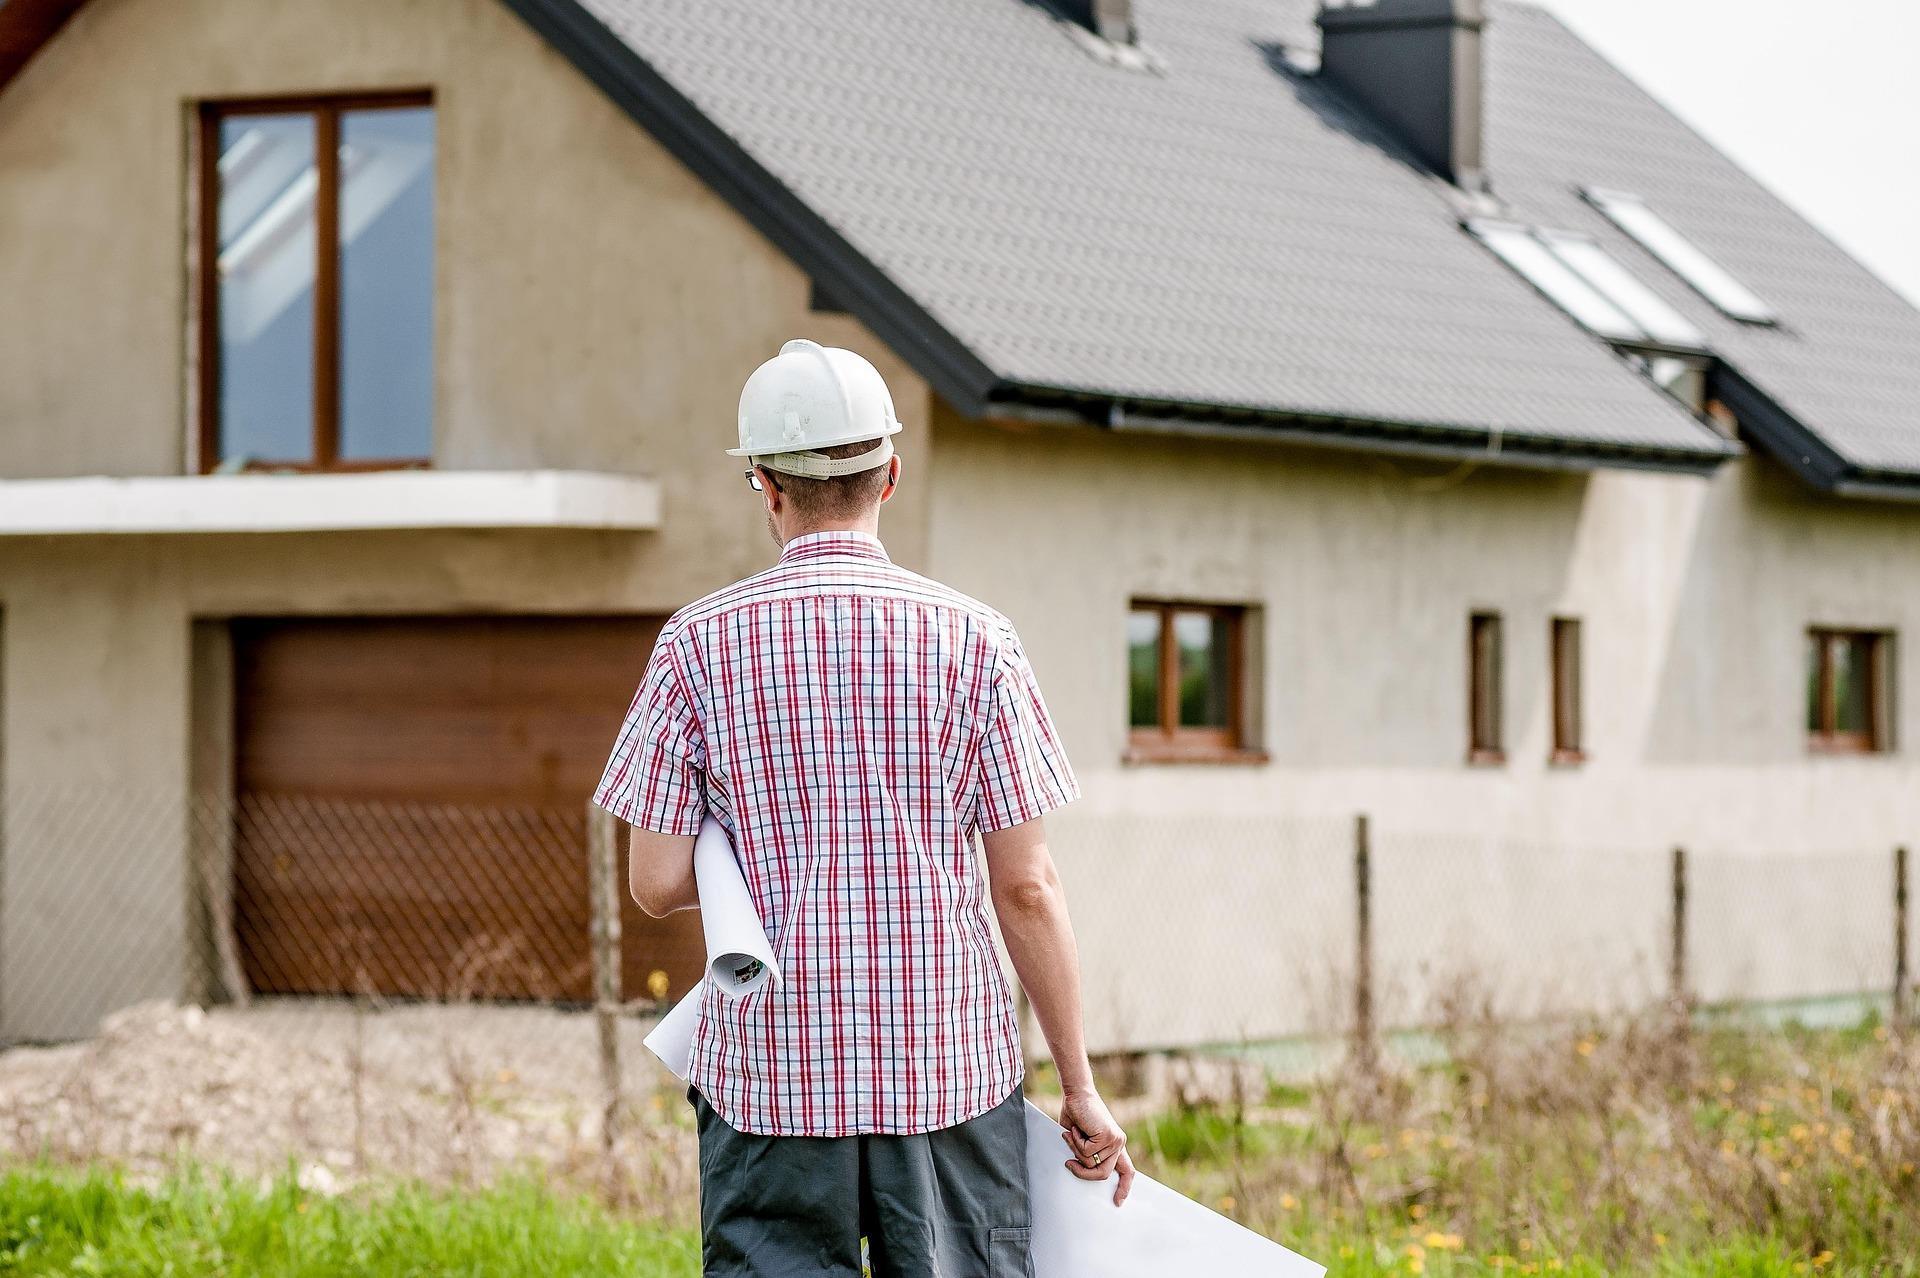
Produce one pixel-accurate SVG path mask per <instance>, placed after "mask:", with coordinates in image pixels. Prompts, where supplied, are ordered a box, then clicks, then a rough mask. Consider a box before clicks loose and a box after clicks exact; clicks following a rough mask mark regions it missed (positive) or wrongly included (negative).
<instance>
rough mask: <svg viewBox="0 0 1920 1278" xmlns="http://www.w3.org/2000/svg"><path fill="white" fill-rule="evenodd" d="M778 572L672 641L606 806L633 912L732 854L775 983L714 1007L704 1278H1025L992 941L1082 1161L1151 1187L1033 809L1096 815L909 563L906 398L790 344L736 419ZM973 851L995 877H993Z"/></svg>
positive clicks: (1018, 699)
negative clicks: (902, 521)
mask: <svg viewBox="0 0 1920 1278" xmlns="http://www.w3.org/2000/svg"><path fill="white" fill-rule="evenodd" d="M739 426H740V447H739V448H736V449H731V450H729V455H731V456H735V457H745V458H746V459H747V460H748V462H749V465H750V469H749V470H748V471H747V472H746V474H747V481H748V483H749V484H750V485H751V486H752V488H753V489H754V491H756V492H758V493H760V494H761V496H762V499H763V501H764V503H765V506H766V516H767V527H768V530H769V531H770V532H771V533H772V534H773V539H774V541H775V543H777V544H778V545H779V546H780V547H781V555H780V561H779V563H778V564H776V565H775V566H774V567H772V568H770V569H768V570H767V571H765V572H762V573H759V574H757V575H755V576H752V577H749V578H747V579H746V580H744V581H741V582H738V583H736V584H734V585H732V586H729V587H727V588H725V589H723V590H720V591H718V592H716V593H714V594H712V595H709V596H707V597H706V598H705V599H702V600H699V601H698V602H696V603H693V604H691V605H689V606H687V607H685V608H683V609H681V610H680V611H679V612H677V613H675V614H674V615H673V616H672V617H671V618H669V619H668V621H667V624H666V626H665V627H664V628H662V630H661V632H660V638H659V641H658V643H657V644H656V645H655V648H654V651H653V656H652V659H651V660H650V661H649V662H648V665H647V671H646V674H645V676H644V678H643V679H642V681H641V685H640V690H639V693H638V695H636V696H635V698H634V701H633V705H632V708H631V709H630V710H629V711H628V714H627V720H626V723H625V725H624V727H623V728H622V730H621V734H620V738H619V741H618V742H617V744H616V745H615V748H614V752H613V757H612V759H611V760H610V761H609V762H608V765H607V771H606V775H605V776H604V777H603V778H602V780H601V783H600V786H599V789H598V791H597V792H596V794H595V796H594V798H595V802H597V803H599V804H600V805H601V806H602V807H604V808H606V809H607V810H608V811H610V812H612V813H613V814H614V815H616V816H618V817H620V818H622V819H623V820H625V821H627V822H628V823H629V824H630V825H632V826H633V827H634V830H633V836H632V842H631V845H630V861H629V875H630V880H631V886H632V890H633V896H634V899H635V900H636V901H637V902H639V904H640V906H641V908H642V909H644V910H646V911H647V913H649V914H651V915H653V916H655V917H660V916H663V915H665V914H668V913H670V912H672V911H674V910H684V909H692V908H694V907H696V906H697V905H698V904H699V901H698V896H697V892H696V889H695V885H694V876H693V841H694V835H695V833H696V832H697V831H698V830H699V827H700V822H701V819H702V817H703V815H704V814H705V813H707V812H708V811H711V812H712V813H713V815H714V816H715V818H716V819H717V820H719V821H720V822H721V824H723V825H724V826H726V827H727V829H728V831H729V832H730V833H731V835H732V836H733V842H734V848H735V850H736V852H737V853H738V855H739V858H740V864H741V869H742V871H743V872H744V874H745V877H746V881H747V887H748V890H749V891H750V892H751V893H752V895H753V901H754V905H755V906H756V907H757V908H758V910H759V912H760V917H761V919H762V921H763V922H764V923H765V924H766V925H767V929H768V936H769V938H770V940H771V941H772V943H773V947H774V953H775V957H776V958H777V959H778V962H779V966H780V972H781V976H782V982H781V984H780V985H779V986H778V987H777V988H776V987H773V986H767V987H763V989H761V990H760V991H758V992H756V993H753V994H750V995H747V996H745V997H742V998H738V999H733V998H728V997H725V996H722V995H720V994H718V993H716V992H713V991H709V992H708V993H707V995H706V996H705V1001H704V1003H703V1005H702V1007H701V1010H700V1022H699V1028H698V1029H697V1030H696V1032H695V1035H694V1041H693V1052H692V1064H693V1072H692V1086H691V1087H690V1088H689V1089H688V1100H689V1102H690V1103H691V1104H692V1105H693V1106H694V1110H695V1114H696V1118H697V1122H698V1126H699V1131H700V1216H701V1227H702V1233H703V1236H704V1248H703V1250H704V1255H705V1272H706V1273H707V1274H708V1275H709V1276H710V1278H712V1276H714V1275H721V1276H724V1278H731V1276H733V1275H749V1274H750V1275H778V1276H781V1278H784V1276H786V1275H810V1276H811V1275H846V1276H847V1278H857V1276H858V1275H859V1274H860V1272H861V1239H862V1237H863V1236H864V1237H865V1238H866V1240H867V1244H868V1252H869V1256H870V1259H871V1263H872V1271H873V1273H874V1275H875V1276H876V1278H895V1276H896V1275H897V1276H900V1278H922V1276H925V1275H936V1274H937V1275H941V1276H942V1278H972V1276H974V1275H978V1276H979V1278H1001V1276H1002V1275H1016V1276H1017V1275H1025V1274H1028V1273H1030V1272H1031V1268H1030V1261H1029V1259H1028V1255H1027V1241H1028V1230H1029V1217H1028V1207H1027V1185H1026V1171H1025V1168H1026V1162H1025V1149H1026V1141H1025V1135H1024V1126H1023V1117H1022V1112H1021V1111H1022V1106H1023V1104H1024V1101H1023V1098H1022V1094H1021V1075H1022V1067H1021V1053H1020V1043H1019V1030H1018V1026H1017V1023H1016V1020H1015V1015H1014V1009H1013V1000H1012V997H1011V995H1010V994H1009V992H1008V989H1007V986H1006V981H1005V979H1004V977H1003V976H1002V974H1001V970H1000V965H999V961H998V958H997V956H996V952H995V950H994V946H993V940H992V932H991V927H990V924H989V922H988V920H987V915H986V904H985V903H986V900H987V899H988V897H989V896H990V897H991V899H992V902H993V908H994V911H995V913H996V914H997V915H998V916H999V921H1000V930H1001V935H1002V937H1003V938H1004V940H1005V943H1006V948H1007V953H1008V955H1009V956H1010V957H1011V958H1012V960H1013V965H1014V969H1015V971H1016V972H1017V973H1018V975H1019V978H1020V981H1021V984H1022V985H1023V986H1024V987H1025V988H1026V991H1027V995H1028V998H1029V1000H1030V1001H1031V1003H1032V1005H1033V1009H1034V1012H1035V1014H1036V1016H1037V1018H1038V1020H1039V1022H1040V1026H1041V1029H1042V1030H1043V1031H1044V1032H1045V1034H1046V1037H1047V1042H1048V1044H1049V1046H1050V1048H1051V1049H1052V1053H1053V1059H1054V1061H1055V1063H1056V1065H1057V1067H1058V1069H1059V1073H1060V1082H1061V1085H1062V1087H1063V1088H1064V1090H1065V1093H1066V1102H1065V1112H1064V1113H1063V1114H1062V1121H1063V1122H1064V1123H1065V1124H1066V1125H1067V1128H1068V1130H1067V1133H1066V1143H1067V1146H1068V1151H1069V1152H1070V1154H1071V1157H1070V1159H1069V1160H1068V1162H1067V1166H1068V1167H1069V1168H1071V1169H1072V1170H1073V1172H1074V1174H1075V1175H1077V1176H1079V1177H1081V1178H1082V1179H1086V1180H1101V1179H1105V1178H1106V1177H1107V1176H1109V1175H1112V1174H1114V1173H1116V1172H1117V1173H1118V1175H1119V1178H1120V1180H1119V1184H1118V1187H1117V1189H1116V1192H1115V1194H1114V1202H1115V1203H1116V1204H1117V1203H1119V1202H1121V1201H1122V1200H1124V1199H1125V1197H1126V1195H1127V1191H1128V1188H1129V1186H1130V1184H1131V1182H1132V1179H1133V1174H1134V1173H1133V1163H1132V1160H1131V1158H1130V1157H1129V1156H1128V1153H1127V1149H1126V1134H1125V1133H1124V1132H1122V1131H1121V1129H1120V1127H1119V1125H1118V1124H1116V1123H1115V1122H1114V1121H1113V1116H1112V1114H1110V1113H1109V1112H1108V1111H1107V1107H1106V1105H1105V1104H1104V1103H1103V1102H1102V1101H1101V1099H1100V1096H1099V1093H1098V1092H1097V1091H1096V1090H1095V1089H1094V1084H1093V1075H1092V1072H1091V1070H1090V1069H1089V1068H1088V1064H1087V1053H1086V1046H1085V1042H1084V1035H1083V1031H1082V1027H1081V1016H1080V972H1079V957H1078V951H1077V948H1076V946H1075V943H1074V936H1073V930H1072V927H1071V925H1070V924H1069V923H1068V921H1067V910H1066V904H1065V901H1064V900H1063V898H1062V895H1061V889H1060V881H1059V878H1058V877H1057V876H1056V874H1055V872H1054V866H1053V861H1052V858H1051V857H1050V856H1049V855H1048V852H1047V844H1046V837H1045V833H1044V831H1043V830H1042V828H1041V821H1040V818H1041V814H1042V813H1044V812H1046V811H1048V810H1049V809H1051V808H1054V807H1057V806H1059V805H1060V804H1063V803H1066V802H1068V801H1069V800H1071V799H1073V798H1075V797H1077V795H1078V793H1079V791H1078V786H1077V784H1076V783H1075V781H1074V779H1073V774H1072V772H1071V771H1070V770H1069V769H1068V767H1067V761H1066V758H1065V755H1064V754H1063V752H1062V751H1061V748H1060V743H1059V741H1058V740H1057V738H1056V737H1055V734H1054V729H1053V724H1052V722H1051V721H1050V719H1049V718H1048V716H1047V710H1046V706H1045V704H1044V703H1043V702H1042V701H1041V698H1040V691H1039V688H1038V687H1037V686H1036V685H1035V682H1034V677H1033V672H1032V670H1031V668H1030V667H1029V666H1028V664H1027V659H1026V656H1025V654H1024V653H1023V652H1022V651H1021V648H1020V642H1019V639H1018V638H1017V637H1016V636H1015V634H1014V631H1013V627H1012V626H1011V624H1009V623H1008V621H1007V620H1006V618H1004V617H1002V616H1001V615H1000V614H999V613H997V612H994V611H993V610H992V609H990V608H988V607H986V606H985V605H984V604H980V603H977V602H975V601H974V600H972V599H969V598H967V597H966V596H964V595H961V594H959V593H957V592H955V591H953V590H950V589H948V588H947V587H945V586H942V585H940V584H938V583H937V582H933V581H930V580H928V579H926V578H924V577H921V576H918V575H916V574H914V573H911V572H908V571H906V570H905V569H902V568H899V567H897V566H895V565H894V564H893V563H892V562H891V561H890V560H889V559H888V557H887V553H886V551H885V550H884V549H883V548H882V547H881V544H880V541H879V539H878V537H877V535H876V534H877V531H878V527H879V517H880V507H881V506H882V505H883V504H884V503H885V502H886V501H887V500H888V499H889V498H891V497H892V496H893V493H894V491H895V489H896V488H897V487H898V485H899V482H900V459H899V458H898V457H897V456H896V455H895V454H894V450H893V440H892V436H893V435H895V434H897V433H898V432H899V430H900V423H899V422H898V421H897V420H896V419H895V417H894V409H893V400H892V397H891V396H890V395H889V394H888V392H887V388H886V384H885V382H883V381H882V380H881V377H880V374H879V373H878V371H876V370H875V369H874V367H873V366H872V365H871V364H869V363H867V361H866V360H864V359H861V358H860V357H859V356H858V355H855V354H854V353H853V352H851V351H844V350H837V349H826V348H823V347H820V346H817V345H815V344H814V343H812V342H807V341H793V342H788V343H787V344H786V345H785V346H783V347H782V348H781V350H780V353H779V355H777V356H776V357H775V358H773V359H772V360H769V361H768V362H767V363H765V364H763V365H761V367H760V368H759V369H758V370H756V371H755V372H754V374H753V376H752V377H751V378H749V379H748V381H747V384H746V388H745V389H744V390H743V391H742V392H741V396H740V422H739ZM976 834H978V836H979V837H980V840H981V843H982V844H983V845H984V847H985V851H986V873H985V878H984V881H983V878H982V874H981V867H980V863H979V857H978V856H977V855H976V853H975V848H974V839H975V836H976Z"/></svg>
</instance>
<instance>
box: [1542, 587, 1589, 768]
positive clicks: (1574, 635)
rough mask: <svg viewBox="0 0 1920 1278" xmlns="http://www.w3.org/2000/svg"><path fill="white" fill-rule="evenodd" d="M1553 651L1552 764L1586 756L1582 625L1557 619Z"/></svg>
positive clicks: (1550, 639) (1551, 636) (1574, 620)
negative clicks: (1581, 677) (1582, 679)
mask: <svg viewBox="0 0 1920 1278" xmlns="http://www.w3.org/2000/svg"><path fill="white" fill-rule="evenodd" d="M1548 642H1549V644H1550V645H1551V647H1552V650H1553V762H1555V763H1579V762H1581V761H1582V760H1584V759H1585V758H1586V757H1587V753H1586V746H1585V743H1584V741H1583V739H1582V736H1581V734H1582V732H1583V731H1584V727H1583V725H1582V723H1581V721H1580V622H1579V620H1578V619H1577V618H1574V617H1555V618H1554V619H1553V625H1552V628H1551V631H1550V633H1549V636H1548Z"/></svg>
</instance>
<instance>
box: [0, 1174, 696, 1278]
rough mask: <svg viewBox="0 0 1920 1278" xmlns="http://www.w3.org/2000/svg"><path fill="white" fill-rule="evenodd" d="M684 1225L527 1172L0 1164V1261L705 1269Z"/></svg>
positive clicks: (304, 1270)
mask: <svg viewBox="0 0 1920 1278" xmlns="http://www.w3.org/2000/svg"><path fill="white" fill-rule="evenodd" d="M699 1269H700V1263H699V1245H698V1242H697V1240H696V1239H695V1238H694V1237H693V1236H692V1235H691V1234H689V1233H684V1232H672V1231H665V1230H662V1229H659V1228H655V1227H649V1226H645V1225H635V1224H631V1223H627V1222H622V1221H619V1220H616V1219H614V1218H613V1217H611V1216H610V1215H608V1214H607V1213H606V1212H604V1211H603V1210H601V1209H599V1208H598V1207H596V1206H594V1205H593V1204H591V1203H589V1202H586V1201H583V1200H580V1199H571V1198H564V1197H559V1196H556V1195H554V1194H552V1193H549V1192H548V1191H547V1190H546V1189H544V1188H542V1187H541V1186H539V1185H537V1184H534V1183H531V1182H522V1183H517V1184H511V1185H505V1186H502V1187H500V1188H496V1189H489V1190H484V1191H475V1192H471V1193H464V1194H462V1193H457V1192H451V1191H439V1190H427V1189H421V1188H415V1187H400V1188H395V1189H390V1190H387V1191H384V1192H382V1193H379V1194H377V1195H364V1196H345V1197H339V1198H325V1197H320V1196H317V1195H313V1194H309V1193H307V1192H305V1191H303V1190H302V1189H300V1187H299V1186H298V1184H297V1183H295V1182H294V1181H293V1180H292V1179H291V1178H282V1179H281V1180H279V1181H278V1182H276V1183H274V1184H272V1185H270V1186H266V1187H265V1188H264V1189H263V1187H262V1186H261V1185H260V1184H258V1183H257V1182H249V1181H245V1180H241V1179H238V1178H234V1177H229V1176H219V1175H215V1174H213V1173H211V1172H207V1171H204V1170H196V1169H188V1170H184V1171H182V1172H179V1173H177V1174H175V1175H174V1176H172V1177H170V1178H169V1179H167V1180H166V1181H165V1182H164V1183H162V1184H160V1185H158V1186H156V1187H154V1188H152V1189H145V1188H140V1187H136V1186H134V1185H130V1184H128V1183H127V1182H126V1181H125V1180H124V1179H122V1178H121V1177H120V1176H119V1175H117V1174H115V1173H113V1172H109V1171H102V1170H92V1171H84V1172H76V1171H67V1170H63V1169H56V1168H51V1167H38V1166H34V1167H21V1168H16V1169H13V1170H11V1171H8V1172H6V1173H4V1174H0V1274H5V1275H13V1274H82V1275H115V1276H121V1275H124V1276H126V1278H134V1276H135V1275H138V1276H141V1278H146V1276H148V1275H152V1276H154V1278H159V1276H161V1275H166V1276H170V1278H171V1276H174V1275H178V1276H180V1278H186V1276H187V1275H194V1276H199V1275H248V1276H249V1278H308V1276H311V1278H321V1276H322V1275H325V1276H326V1278H338V1276H339V1275H349V1274H350V1275H362V1276H364V1278H401V1276H403V1275H405V1276H407V1278H412V1276H414V1275H429V1274H432V1275H441V1274H448V1275H454V1274H472V1275H496V1274H497V1275H512V1274H538V1275H542V1276H543V1278H571V1276H572V1275H588V1274H592V1275H608V1274H620V1275H625V1276H628V1278H668V1276H672V1278H682V1276H685V1275H694V1274H697V1273H698V1272H699Z"/></svg>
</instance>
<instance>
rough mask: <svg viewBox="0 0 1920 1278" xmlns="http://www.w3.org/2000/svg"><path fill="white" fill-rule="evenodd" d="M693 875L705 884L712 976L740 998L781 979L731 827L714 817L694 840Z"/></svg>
mask: <svg viewBox="0 0 1920 1278" xmlns="http://www.w3.org/2000/svg"><path fill="white" fill-rule="evenodd" d="M693 878H694V882H695V883H697V884H698V885H699V888H700V930H701V931H702V932H704V933H705V934H706V938H707V979H708V980H709V981H712V982H713V987H714V988H715V989H717V990H719V991H720V992H721V993H722V994H730V995H733V996H734V997H736V998H738V997H739V996H740V995H742V994H751V993H753V992H754V991H755V990H757V989H759V988H760V987H761V986H762V985H765V984H766V983H767V982H768V981H772V982H773V983H774V984H775V985H776V986H777V985H779V984H780V971H779V968H778V967H777V966H775V964H774V961H773V946H771V945H769V944H768V943H767V930H766V928H764V927H762V926H761V925H760V913H759V911H758V910H756V909H754V908H753V897H752V896H751V895H749V894H748V892H747V880H746V879H745V877H743V876H742V875H741V873H740V860H739V858H738V857H736V856H735V855H734V852H733V841H732V840H730V839H729V838H727V831H726V827H724V826H722V825H721V824H720V823H719V822H718V821H716V820H714V819H713V818H712V817H711V816H709V817H708V818H707V819H706V820H705V821H703V822H701V824H700V833H699V835H698V837H696V838H695V839H694V841H693Z"/></svg>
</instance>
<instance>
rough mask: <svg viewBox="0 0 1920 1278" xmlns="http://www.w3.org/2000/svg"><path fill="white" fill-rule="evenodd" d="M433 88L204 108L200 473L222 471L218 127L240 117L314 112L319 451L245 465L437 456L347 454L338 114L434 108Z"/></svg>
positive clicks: (424, 463) (308, 467) (406, 466)
mask: <svg viewBox="0 0 1920 1278" xmlns="http://www.w3.org/2000/svg"><path fill="white" fill-rule="evenodd" d="M432 106H433V91H432V90H431V89H396V90H392V91H379V92H375V91H367V92H355V93H329V94H303V95H292V96H286V97H253V98H210V99H207V100H205V101H202V102H201V103H199V122H198V138H197V145H196V155H195V164H196V168H197V172H196V182H197V189H198V204H199V208H198V217H199V225H198V226H197V227H196V228H195V229H196V233H197V234H196V246H197V248H196V258H197V261H196V262H195V275H196V279H195V283H194V289H195V311H196V316H195V328H196V331H197V349H198V354H199V361H198V382H197V385H196V397H197V399H198V404H197V405H196V409H197V411H196V413H195V426H196V433H197V434H198V439H197V440H196V448H195V451H196V453H197V454H198V457H197V460H198V462H199V468H200V473H201V474H203V475H204V474H212V473H213V472H214V471H216V470H218V469H219V467H220V123H221V121H223V120H226V119H230V118H232V117H234V116H246V115H293V114H307V115H311V116H312V117H313V120H314V130H313V151H314V164H315V170H316V174H317V177H318V179H319V180H318V184H317V187H316V189H315V191H314V204H313V208H314V217H313V229H314V237H313V238H314V258H315V262H314V280H313V311H314V323H313V435H312V441H313V449H312V457H311V458H310V459H309V460H307V461H270V460H261V461H248V462H247V463H246V469H247V470H250V471H299V472H302V473H316V472H323V471H325V472H333V471H374V470H419V469H424V468H427V467H430V466H431V465H432V464H433V462H432V458H431V457H384V458H353V459H349V460H343V459H342V458H341V457H340V117H341V115H342V114H343V113H345V112H348V111H380V110H404V109H407V108H419V107H432Z"/></svg>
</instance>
